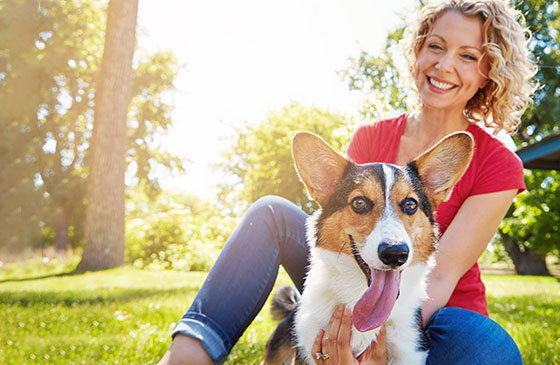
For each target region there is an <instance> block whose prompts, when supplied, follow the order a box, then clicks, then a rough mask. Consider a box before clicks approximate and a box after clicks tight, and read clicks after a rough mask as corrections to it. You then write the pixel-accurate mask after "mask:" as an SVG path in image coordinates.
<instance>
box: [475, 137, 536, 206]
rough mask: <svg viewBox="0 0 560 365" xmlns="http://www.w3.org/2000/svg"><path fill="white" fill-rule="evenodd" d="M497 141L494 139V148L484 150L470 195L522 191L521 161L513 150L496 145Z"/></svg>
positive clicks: (523, 188) (523, 182)
mask: <svg viewBox="0 0 560 365" xmlns="http://www.w3.org/2000/svg"><path fill="white" fill-rule="evenodd" d="M497 143H501V142H498V141H494V143H493V144H494V147H495V148H494V150H493V151H492V152H490V151H488V150H486V151H483V152H486V153H483V154H482V155H483V156H484V155H485V158H484V159H483V161H481V162H482V163H481V164H480V166H479V169H478V171H477V174H476V183H475V184H474V186H473V187H472V190H471V194H470V195H479V194H488V193H494V192H498V191H504V190H511V189H517V193H518V194H519V193H521V192H523V191H524V190H525V189H526V188H525V181H524V179H523V162H522V161H521V159H520V158H519V156H517V155H516V154H515V153H514V152H512V151H511V150H509V149H507V148H506V147H505V146H504V145H501V144H500V145H499V146H497V147H496V144H497Z"/></svg>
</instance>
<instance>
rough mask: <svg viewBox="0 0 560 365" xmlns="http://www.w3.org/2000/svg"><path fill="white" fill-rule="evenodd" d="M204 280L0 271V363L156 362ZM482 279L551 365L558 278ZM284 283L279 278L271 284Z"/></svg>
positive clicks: (254, 356) (258, 353)
mask: <svg viewBox="0 0 560 365" xmlns="http://www.w3.org/2000/svg"><path fill="white" fill-rule="evenodd" d="M17 271H19V270H17ZM205 276H206V275H205V274H203V273H198V272H192V273H184V272H178V271H157V272H151V271H146V270H136V269H132V268H119V269H113V270H106V271H102V272H94V273H85V274H79V275H58V276H52V277H46V278H42V279H37V280H23V281H18V280H14V279H17V278H19V276H16V277H15V278H14V277H13V276H6V275H4V274H3V271H2V269H0V311H1V313H3V314H4V318H5V320H3V321H0V344H1V346H0V363H2V364H33V363H41V364H72V363H86V364H89V363H95V364H114V363H116V362H118V363H119V364H155V363H157V362H158V361H159V359H161V357H162V356H163V354H164V353H165V351H166V350H167V348H168V346H169V344H170V343H171V337H170V334H171V331H172V329H173V328H174V325H175V323H176V322H177V320H178V319H179V318H180V317H181V315H183V313H184V312H185V311H186V310H187V309H188V307H189V305H190V303H191V302H192V300H193V299H194V296H195V295H196V292H197V291H198V290H199V288H200V286H201V285H202V282H203V281H204V278H205ZM28 279H30V278H29V277H28ZM483 280H484V282H485V284H486V287H487V292H488V300H489V310H490V314H491V317H492V318H493V319H494V320H496V321H497V322H498V323H500V324H501V325H502V326H504V327H505V328H506V329H507V330H508V331H509V332H510V333H511V334H512V336H513V338H514V339H515V341H516V343H517V344H518V345H519V348H520V350H521V353H522V355H523V358H524V361H525V363H527V364H556V363H559V362H560V359H559V358H558V354H560V342H559V341H558V338H560V314H559V312H558V310H557V308H558V307H559V306H560V294H559V293H560V284H559V283H558V281H557V280H556V279H555V278H547V277H520V276H497V275H496V276H495V275H485V276H484V277H483ZM289 283H290V279H289V277H288V276H287V274H286V273H285V272H283V271H281V272H280V275H279V277H278V280H277V287H278V286H280V285H286V284H289ZM269 305H270V303H269V301H268V302H267V304H266V305H265V307H264V308H263V310H262V311H261V312H260V313H259V314H258V316H257V318H256V319H255V321H254V322H253V324H251V326H250V327H249V328H248V329H247V331H246V332H245V334H244V335H243V336H242V337H241V339H240V340H239V342H238V343H237V345H236V346H235V347H234V348H233V351H232V353H231V354H230V356H229V357H228V360H227V361H226V364H258V363H259V362H260V361H261V360H262V354H263V349H264V345H265V343H266V341H267V339H268V337H269V336H270V334H271V333H272V331H273V330H274V328H275V327H276V322H274V321H272V319H271V317H270V314H269V311H270V306H269ZM30 331H31V332H33V334H34V335H33V336H30V335H29V333H30Z"/></svg>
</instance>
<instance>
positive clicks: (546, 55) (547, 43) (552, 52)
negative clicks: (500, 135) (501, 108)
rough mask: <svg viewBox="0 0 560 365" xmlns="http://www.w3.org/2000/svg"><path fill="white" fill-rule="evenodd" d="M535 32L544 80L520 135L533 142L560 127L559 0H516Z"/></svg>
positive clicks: (539, 77)
mask: <svg viewBox="0 0 560 365" xmlns="http://www.w3.org/2000/svg"><path fill="white" fill-rule="evenodd" d="M514 3H515V4H516V7H517V8H518V9H519V10H520V11H521V12H522V13H523V15H524V16H525V19H526V22H527V26H528V27H529V29H530V30H531V32H532V41H531V43H530V48H531V51H532V53H533V54H534V57H535V61H536V62H537V65H538V72H537V75H536V77H535V78H536V80H537V81H538V82H539V84H540V88H539V89H538V90H537V92H536V94H535V96H534V105H533V107H532V108H530V109H529V110H527V112H525V114H524V116H523V124H522V126H521V128H520V129H519V131H518V133H517V135H516V139H517V140H518V141H520V142H524V143H528V142H529V143H530V142H534V141H535V140H538V139H539V138H540V137H542V136H546V135H548V134H550V133H553V132H555V131H558V130H560V121H559V120H558V115H560V98H559V96H560V76H559V75H560V73H559V71H560V68H559V66H558V65H560V46H559V44H560V8H559V7H558V1H556V0H523V1H521V0H516V1H514Z"/></svg>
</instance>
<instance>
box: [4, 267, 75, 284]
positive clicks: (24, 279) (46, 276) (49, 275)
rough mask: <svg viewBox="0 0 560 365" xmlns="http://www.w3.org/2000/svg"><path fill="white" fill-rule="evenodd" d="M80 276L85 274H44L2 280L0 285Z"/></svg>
mask: <svg viewBox="0 0 560 365" xmlns="http://www.w3.org/2000/svg"><path fill="white" fill-rule="evenodd" d="M80 274H83V272H79V271H75V270H72V271H68V272H59V273H50V274H43V275H39V276H29V277H22V278H9V279H2V280H0V284H2V283H14V282H24V281H32V280H42V279H50V278H59V277H63V276H74V275H80Z"/></svg>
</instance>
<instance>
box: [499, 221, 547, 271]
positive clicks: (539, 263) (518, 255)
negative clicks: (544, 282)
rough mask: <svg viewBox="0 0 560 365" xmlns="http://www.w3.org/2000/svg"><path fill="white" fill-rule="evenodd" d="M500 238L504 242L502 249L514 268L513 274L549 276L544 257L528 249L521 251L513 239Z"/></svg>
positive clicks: (504, 235)
mask: <svg viewBox="0 0 560 365" xmlns="http://www.w3.org/2000/svg"><path fill="white" fill-rule="evenodd" d="M500 236H501V237H502V241H503V242H504V247H505V249H506V252H507V253H508V255H509V257H511V260H512V261H513V265H514V266H515V272H516V273H517V274H518V275H543V276H550V272H549V271H548V268H547V267H546V257H545V256H542V255H539V254H537V253H535V252H534V251H533V250H531V249H530V248H529V247H524V249H523V250H521V248H520V247H519V246H518V245H517V243H515V240H514V239H513V237H511V236H508V235H506V234H503V233H502V232H501V231H500Z"/></svg>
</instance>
